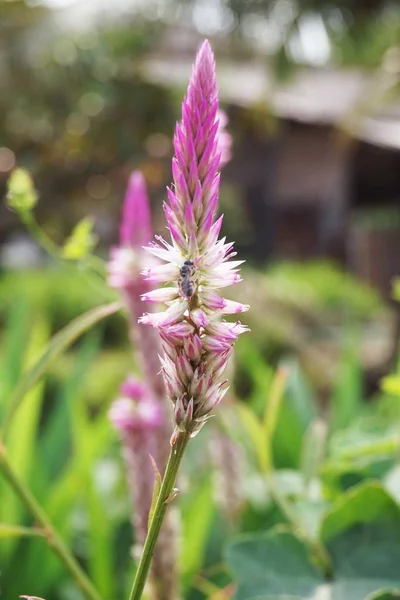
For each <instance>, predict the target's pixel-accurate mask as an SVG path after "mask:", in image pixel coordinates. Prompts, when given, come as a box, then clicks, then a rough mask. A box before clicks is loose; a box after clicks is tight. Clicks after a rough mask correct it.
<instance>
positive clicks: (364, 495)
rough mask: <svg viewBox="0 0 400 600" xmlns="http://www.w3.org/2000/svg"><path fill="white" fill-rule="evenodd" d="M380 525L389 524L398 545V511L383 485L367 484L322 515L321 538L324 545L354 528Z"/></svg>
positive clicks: (399, 533)
mask: <svg viewBox="0 0 400 600" xmlns="http://www.w3.org/2000/svg"><path fill="white" fill-rule="evenodd" d="M380 521H383V522H386V523H389V522H390V523H391V527H392V528H393V527H394V530H395V531H396V532H397V534H398V536H399V542H400V508H399V506H398V505H397V504H396V502H395V501H394V500H393V498H392V497H391V496H390V495H389V494H388V493H387V492H386V491H385V489H384V488H383V486H382V484H380V483H379V482H377V481H370V482H366V483H362V484H360V485H357V486H354V487H353V488H351V489H350V490H349V491H347V492H346V493H345V494H343V495H342V496H341V497H340V498H339V499H338V500H337V502H336V503H335V504H334V506H333V507H332V509H331V510H329V511H328V512H327V514H326V515H325V518H324V520H323V522H322V525H321V531H320V536H321V539H322V541H323V542H324V543H327V542H329V541H330V540H332V539H333V538H334V537H336V536H338V535H339V534H340V533H342V532H344V531H346V530H348V529H349V528H352V527H355V526H356V525H360V524H365V523H373V522H380Z"/></svg>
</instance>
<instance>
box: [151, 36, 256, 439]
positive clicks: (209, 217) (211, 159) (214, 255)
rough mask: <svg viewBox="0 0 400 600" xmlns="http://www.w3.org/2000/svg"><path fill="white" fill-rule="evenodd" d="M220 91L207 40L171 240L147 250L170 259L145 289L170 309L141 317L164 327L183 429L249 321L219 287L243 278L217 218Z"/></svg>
mask: <svg viewBox="0 0 400 600" xmlns="http://www.w3.org/2000/svg"><path fill="white" fill-rule="evenodd" d="M218 115H219V113H218V92H217V86H216V80H215V62H214V56H213V53H212V50H211V47H210V45H209V43H208V42H207V41H205V42H204V43H203V45H202V46H201V48H200V50H199V52H198V54H197V57H196V62H195V64H194V67H193V71H192V76H191V79H190V83H189V87H188V90H187V94H186V97H185V99H184V102H183V105H182V120H181V121H180V122H179V123H178V124H177V126H176V130H175V136H174V150H175V156H174V158H173V161H172V173H173V180H174V183H173V186H172V187H171V188H170V189H168V200H169V203H164V212H165V216H166V220H167V224H168V229H169V232H170V235H171V242H170V243H169V242H167V241H165V240H164V239H163V238H162V237H160V236H157V237H156V240H157V241H156V242H152V243H151V244H150V245H149V246H148V252H149V253H150V254H151V255H152V256H154V257H156V258H158V259H160V260H161V261H163V264H158V265H156V266H150V267H149V268H147V269H145V270H144V275H145V277H146V279H147V280H149V281H150V282H153V283H156V284H161V287H159V288H158V289H156V290H153V291H151V292H147V293H144V294H143V295H142V300H144V301H145V302H148V303H150V302H162V303H164V304H166V306H167V308H166V310H164V311H163V312H158V313H147V314H145V315H143V317H142V318H141V319H140V320H141V322H142V323H144V324H148V325H152V326H153V327H155V328H156V329H158V331H159V333H160V336H161V340H162V345H163V350H164V356H163V357H162V358H161V364H162V373H163V376H164V382H165V386H166V389H167V392H168V395H169V397H170V399H171V400H172V403H173V405H174V414H175V423H176V426H177V429H178V430H180V431H187V432H189V433H190V434H192V435H193V434H195V433H196V432H197V431H198V430H199V429H200V428H201V426H202V425H203V423H204V422H205V421H206V420H207V418H208V416H209V413H210V412H211V411H212V409H213V408H214V407H215V406H216V405H217V404H218V403H219V402H220V401H221V399H222V398H223V396H224V395H225V393H226V391H227V385H226V380H225V379H224V371H225V369H226V365H227V361H228V359H229V356H230V354H231V352H232V347H233V344H234V343H235V341H236V339H237V338H238V336H239V334H241V333H242V332H244V331H246V330H247V328H246V327H245V326H243V325H242V324H241V323H240V322H239V321H238V322H236V323H230V322H227V321H225V320H224V319H223V315H224V314H236V313H241V312H243V311H246V310H248V306H247V305H244V304H240V303H238V302H232V301H229V300H227V299H225V298H223V297H221V296H219V295H218V293H217V292H218V289H219V288H223V287H227V286H229V285H232V284H234V283H237V282H239V281H240V280H241V279H240V275H239V269H238V267H239V265H240V264H241V263H242V262H243V261H237V260H231V259H232V258H233V257H234V256H235V255H236V252H234V250H233V243H227V242H226V239H225V238H222V239H219V233H220V230H221V226H222V217H219V218H216V209H217V205H218V191H219V180H220V173H219V170H220V168H221V162H222V161H221V149H220V138H219V133H220V128H221V124H220V121H219V118H218Z"/></svg>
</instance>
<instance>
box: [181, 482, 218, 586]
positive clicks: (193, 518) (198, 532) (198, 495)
mask: <svg viewBox="0 0 400 600" xmlns="http://www.w3.org/2000/svg"><path fill="white" fill-rule="evenodd" d="M214 511H215V507H214V503H213V502H212V481H211V478H210V477H207V478H206V479H205V480H204V481H202V482H201V484H200V486H199V488H198V489H197V490H196V491H195V493H194V494H193V495H191V497H190V501H189V502H187V503H186V504H184V505H183V506H182V550H181V566H182V574H183V577H184V578H186V579H187V580H188V579H189V578H190V577H191V576H192V575H193V574H194V573H198V572H199V570H200V568H201V565H202V564H203V556H204V552H205V547H206V543H207V540H208V535H209V531H210V527H211V523H212V517H213V514H214Z"/></svg>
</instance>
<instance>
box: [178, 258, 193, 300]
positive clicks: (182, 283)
mask: <svg viewBox="0 0 400 600" xmlns="http://www.w3.org/2000/svg"><path fill="white" fill-rule="evenodd" d="M194 271H195V267H194V263H193V262H192V261H191V260H185V262H184V263H183V265H182V266H181V268H180V269H179V275H180V280H179V289H180V291H181V294H182V295H183V296H185V297H186V298H191V297H192V296H193V294H194V291H195V284H194V282H193V281H192V279H191V278H192V276H193V274H194Z"/></svg>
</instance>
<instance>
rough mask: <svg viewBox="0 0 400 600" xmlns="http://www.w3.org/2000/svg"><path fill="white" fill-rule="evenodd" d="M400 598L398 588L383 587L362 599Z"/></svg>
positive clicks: (390, 599)
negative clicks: (383, 588)
mask: <svg viewBox="0 0 400 600" xmlns="http://www.w3.org/2000/svg"><path fill="white" fill-rule="evenodd" d="M399 598H400V590H396V589H385V590H379V591H378V592H373V593H372V594H369V595H368V596H366V597H365V598H364V600H398V599H399Z"/></svg>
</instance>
